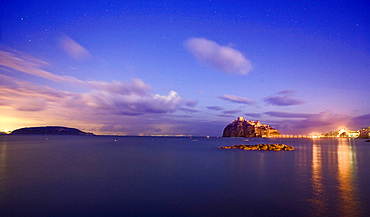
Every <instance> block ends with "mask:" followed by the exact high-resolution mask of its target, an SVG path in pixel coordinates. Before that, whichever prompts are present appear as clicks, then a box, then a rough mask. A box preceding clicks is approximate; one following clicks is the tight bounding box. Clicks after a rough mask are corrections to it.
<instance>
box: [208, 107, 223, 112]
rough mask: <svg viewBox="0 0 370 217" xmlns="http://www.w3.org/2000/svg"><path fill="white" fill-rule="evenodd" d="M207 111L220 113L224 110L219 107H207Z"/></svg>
mask: <svg viewBox="0 0 370 217" xmlns="http://www.w3.org/2000/svg"><path fill="white" fill-rule="evenodd" d="M207 109H209V110H215V111H222V110H224V108H222V107H221V106H207Z"/></svg>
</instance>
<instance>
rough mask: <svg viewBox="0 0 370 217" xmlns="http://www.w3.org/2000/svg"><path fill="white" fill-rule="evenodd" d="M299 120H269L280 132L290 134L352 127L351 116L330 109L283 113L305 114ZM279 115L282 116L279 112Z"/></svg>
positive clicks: (287, 115)
mask: <svg viewBox="0 0 370 217" xmlns="http://www.w3.org/2000/svg"><path fill="white" fill-rule="evenodd" d="M305 115H307V117H306V118H304V119H301V120H291V119H288V120H278V121H271V123H270V124H274V126H276V128H277V129H278V130H281V133H283V134H285V133H291V134H299V133H300V134H310V133H311V132H316V133H324V132H329V131H333V130H338V129H339V128H340V127H347V128H352V125H351V124H350V123H351V118H350V117H349V116H348V115H341V114H335V113H333V112H332V111H331V110H329V109H328V110H326V111H323V112H320V113H318V114H298V115H296V114H294V113H292V114H289V113H287V114H285V116H286V118H291V117H289V116H301V117H303V116H305ZM280 116H283V114H281V115H280Z"/></svg>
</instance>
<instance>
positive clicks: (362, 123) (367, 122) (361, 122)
mask: <svg viewBox="0 0 370 217" xmlns="http://www.w3.org/2000/svg"><path fill="white" fill-rule="evenodd" d="M351 122H352V124H353V125H354V126H355V128H356V129H357V128H358V129H360V128H365V127H370V113H369V114H365V115H360V116H356V117H354V118H353V119H352V120H351Z"/></svg>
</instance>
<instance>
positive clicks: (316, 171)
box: [312, 139, 326, 216]
mask: <svg viewBox="0 0 370 217" xmlns="http://www.w3.org/2000/svg"><path fill="white" fill-rule="evenodd" d="M312 188H313V195H314V199H313V200H312V202H313V206H314V208H315V209H314V210H315V214H316V215H320V216H321V215H323V214H324V213H325V212H326V210H325V200H324V197H325V189H324V185H323V172H322V154H321V146H320V142H319V140H316V139H314V140H313V145H312Z"/></svg>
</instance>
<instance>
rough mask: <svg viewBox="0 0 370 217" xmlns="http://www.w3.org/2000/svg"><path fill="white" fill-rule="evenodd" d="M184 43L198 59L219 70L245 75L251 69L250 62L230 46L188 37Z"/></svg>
mask: <svg viewBox="0 0 370 217" xmlns="http://www.w3.org/2000/svg"><path fill="white" fill-rule="evenodd" d="M185 45H186V47H187V49H188V50H189V51H190V52H191V53H192V54H193V55H194V56H195V57H196V58H197V59H198V60H199V61H201V62H203V63H205V64H207V65H209V66H212V67H214V68H216V69H218V70H220V71H223V72H227V73H237V74H241V75H246V74H248V73H249V72H250V71H252V70H253V67H252V64H251V62H250V61H249V60H247V59H246V58H245V57H244V55H243V54H242V53H241V52H240V51H238V50H236V49H234V48H232V47H229V46H222V45H219V44H217V43H216V42H214V41H211V40H208V39H205V38H190V39H189V40H187V41H186V42H185Z"/></svg>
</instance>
